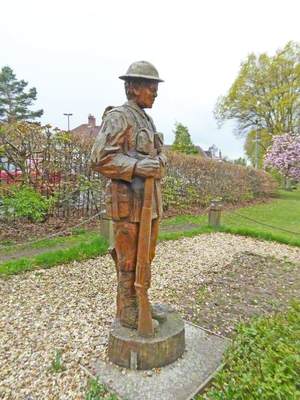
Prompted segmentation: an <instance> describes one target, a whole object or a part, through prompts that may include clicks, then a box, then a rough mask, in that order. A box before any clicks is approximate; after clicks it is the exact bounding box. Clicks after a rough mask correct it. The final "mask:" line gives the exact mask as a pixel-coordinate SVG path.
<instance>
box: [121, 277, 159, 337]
mask: <svg viewBox="0 0 300 400" xmlns="http://www.w3.org/2000/svg"><path fill="white" fill-rule="evenodd" d="M134 281H135V273H134V272H123V271H120V272H119V285H118V291H119V295H120V304H121V307H120V323H121V325H122V326H124V327H126V328H131V329H137V327H138V303H137V297H136V292H135V287H134ZM152 324H153V329H154V330H155V329H157V328H158V326H159V323H158V322H157V321H156V320H155V319H153V320H152Z"/></svg>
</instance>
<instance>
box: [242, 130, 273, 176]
mask: <svg viewBox="0 0 300 400" xmlns="http://www.w3.org/2000/svg"><path fill="white" fill-rule="evenodd" d="M256 135H257V139H258V141H257V144H256ZM271 142H272V136H271V135H270V134H269V133H268V132H267V131H266V130H265V129H262V130H261V131H259V132H257V131H254V130H252V131H250V132H249V133H248V134H247V137H246V141H245V143H244V150H245V153H246V155H247V158H248V159H249V160H250V162H251V164H252V166H253V167H255V166H256V163H257V167H258V168H262V167H263V163H264V156H265V153H266V150H267V148H268V147H269V146H270V144H271ZM256 157H257V160H256Z"/></svg>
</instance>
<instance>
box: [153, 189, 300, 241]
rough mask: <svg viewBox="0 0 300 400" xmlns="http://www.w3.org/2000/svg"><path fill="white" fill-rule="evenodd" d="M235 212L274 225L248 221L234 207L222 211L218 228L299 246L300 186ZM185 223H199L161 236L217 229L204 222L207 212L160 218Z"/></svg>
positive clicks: (171, 222)
mask: <svg viewBox="0 0 300 400" xmlns="http://www.w3.org/2000/svg"><path fill="white" fill-rule="evenodd" d="M236 212H237V213H238V214H240V215H243V216H246V217H248V218H251V219H254V220H256V221H259V222H262V223H263V224H268V225H272V226H274V228H271V227H267V226H264V225H261V224H259V223H256V222H252V221H249V220H247V219H245V218H243V217H242V216H239V215H237V214H236V213H235V211H224V212H223V213H222V218H221V224H222V226H221V227H220V228H219V229H217V230H218V231H221V232H228V233H233V234H239V235H244V236H251V237H257V238H260V239H264V240H274V241H278V242H280V243H286V244H289V245H293V246H300V218H299V216H300V190H299V189H298V190H297V191H293V192H286V191H280V193H279V196H278V198H276V199H274V200H273V201H271V202H268V203H265V204H259V205H255V206H250V207H243V208H240V209H238V210H237V211H236ZM188 223H193V224H199V225H200V226H199V229H198V228H195V229H193V230H190V231H187V232H186V231H181V232H173V233H171V234H169V233H164V232H163V233H162V234H161V238H162V239H163V240H165V239H168V238H171V239H173V240H174V239H178V238H180V237H183V236H193V235H194V234H199V233H206V232H209V231H210V230H211V231H215V230H216V229H212V228H209V227H208V226H207V223H208V217H207V215H199V216H194V215H180V216H177V217H174V218H169V219H168V220H165V221H163V226H166V227H167V226H171V225H172V227H173V229H174V226H176V225H178V226H180V225H184V224H188ZM277 227H279V228H283V229H286V230H289V231H292V232H298V233H299V234H295V233H288V232H283V231H281V230H279V229H276V228H277Z"/></svg>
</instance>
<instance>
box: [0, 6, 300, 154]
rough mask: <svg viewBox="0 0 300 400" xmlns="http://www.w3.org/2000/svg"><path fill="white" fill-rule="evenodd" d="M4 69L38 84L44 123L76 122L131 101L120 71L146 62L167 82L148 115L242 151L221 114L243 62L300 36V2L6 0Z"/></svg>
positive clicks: (168, 128) (228, 150)
mask: <svg viewBox="0 0 300 400" xmlns="http://www.w3.org/2000/svg"><path fill="white" fill-rule="evenodd" d="M0 13H1V19H0V20H1V23H0V38H1V44H0V67H3V66H4V65H9V66H10V67H11V68H12V69H13V70H14V72H15V73H16V75H17V78H18V79H24V80H26V81H28V82H29V84H28V87H32V86H35V87H36V89H37V91H38V101H37V102H36V103H35V107H34V108H35V109H37V108H43V109H44V116H43V117H42V122H43V123H50V124H52V125H54V126H58V127H60V128H62V129H66V128H67V120H66V117H64V116H63V113H65V112H72V113H73V114H74V115H73V117H71V120H70V122H71V128H74V127H75V126H78V125H79V124H81V123H84V122H86V121H87V116H88V114H89V113H92V114H94V115H95V116H96V118H97V122H100V116H101V114H102V112H103V110H104V108H105V107H106V106H107V105H115V106H116V105H120V104H122V103H123V102H124V101H125V95H124V90H123V83H122V81H121V80H119V79H118V78H117V77H118V76H119V75H121V74H123V73H125V72H126V70H127V68H128V66H129V64H131V62H133V61H137V60H147V61H150V62H152V63H153V64H154V65H155V66H156V67H157V69H158V70H159V73H160V76H161V77H162V78H163V79H164V80H165V83H162V84H161V85H160V87H159V96H158V98H157V99H156V102H155V104H154V107H153V109H152V110H150V111H149V113H150V114H151V115H152V116H153V117H154V121H155V123H156V126H157V128H158V130H160V131H161V132H163V133H164V135H165V142H166V143H167V144H170V143H172V142H173V140H174V133H173V129H174V123H175V121H178V122H181V123H183V124H184V125H187V126H188V128H189V131H190V134H191V136H192V140H193V142H194V143H196V144H200V145H201V146H202V147H203V148H204V149H207V148H208V147H209V146H210V145H212V144H213V143H214V144H216V145H217V147H218V148H220V149H221V150H222V153H223V155H227V156H229V157H230V158H237V157H239V156H242V155H243V141H242V140H241V139H236V138H235V136H234V134H233V127H234V125H233V124H226V125H225V126H224V127H223V128H221V129H218V128H217V125H216V122H215V120H214V117H213V114H212V110H213V108H214V105H215V103H216V100H217V98H218V96H220V95H223V94H226V92H227V90H228V89H229V87H230V86H231V84H232V82H233V80H234V79H235V78H236V76H237V73H238V71H239V66H240V63H241V61H242V60H244V59H245V57H246V56H247V55H248V54H249V53H251V52H255V53H261V52H267V53H268V54H270V55H271V54H273V53H274V52H275V50H276V49H278V48H280V47H283V46H284V45H285V44H286V43H287V42H288V41H289V40H294V41H299V40H300V23H299V18H300V17H299V16H300V1H298V0H284V1H283V0H282V1H278V0H273V1H271V0H252V1H248V0H223V1H222V0H210V1H201V0H198V1H197V0H186V1H183V0H181V1H177V0H173V1H163V0H160V1H157V0H148V1H143V0H139V1H137V0H112V1H110V2H109V1H101V0H98V1H96V0H85V1H76V0H73V1H67V0H60V1H59V0H51V1H50V0H43V1H41V0H26V1H22V0H19V1H17V0H10V1H5V0H2V1H1V3H0Z"/></svg>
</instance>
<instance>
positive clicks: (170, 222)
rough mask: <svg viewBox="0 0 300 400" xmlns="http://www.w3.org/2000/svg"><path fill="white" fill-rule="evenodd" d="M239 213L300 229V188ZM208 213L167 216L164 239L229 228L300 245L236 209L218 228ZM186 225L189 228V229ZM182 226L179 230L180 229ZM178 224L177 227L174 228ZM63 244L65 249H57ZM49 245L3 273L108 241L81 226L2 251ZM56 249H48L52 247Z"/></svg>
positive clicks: (85, 253) (86, 252) (75, 256)
mask: <svg viewBox="0 0 300 400" xmlns="http://www.w3.org/2000/svg"><path fill="white" fill-rule="evenodd" d="M236 212H237V213H238V214H241V215H244V216H246V217H249V218H252V219H255V220H257V221H260V222H262V223H265V224H268V225H273V226H274V227H280V228H284V229H286V230H290V231H295V232H299V233H300V218H299V216H300V190H299V189H298V190H297V191H293V192H286V191H281V192H280V194H279V196H278V198H276V199H274V200H273V201H272V202H268V203H265V204H259V205H255V206H250V207H244V208H240V209H238V211H236ZM207 222H208V217H207V215H199V216H195V215H180V216H177V217H174V218H169V219H166V220H163V222H162V226H164V227H171V226H172V232H164V231H162V232H161V233H160V235H159V239H160V240H176V239H180V238H182V237H193V236H196V235H199V234H203V233H211V232H216V231H220V232H227V233H232V234H239V235H244V236H251V237H256V238H259V239H264V240H272V241H277V242H280V243H285V244H288V245H293V246H299V247H300V235H297V234H293V233H288V232H282V231H280V230H277V229H276V228H270V227H266V226H264V225H261V224H259V223H255V222H252V221H249V220H247V219H245V218H243V217H242V216H238V215H237V214H236V213H235V211H226V212H223V214H222V219H221V223H222V225H221V227H220V228H218V229H215V228H212V227H210V226H208V225H207ZM188 224H196V225H199V227H194V226H193V228H192V229H188ZM185 225H187V228H186V229H185V227H184V226H185ZM176 227H178V230H176ZM174 228H175V231H174ZM56 246H61V247H62V248H61V249H55V247H56ZM30 248H31V249H43V248H44V249H45V251H44V252H43V253H42V254H39V255H36V256H32V257H22V258H19V259H16V260H10V261H6V262H3V263H2V264H0V276H1V275H13V274H16V273H19V272H23V271H29V270H32V269H35V268H50V267H52V266H55V265H58V264H66V263H69V262H71V261H74V260H77V261H80V260H85V259H88V258H93V257H97V256H98V255H100V254H104V253H105V252H106V251H107V249H108V244H107V243H106V242H105V240H104V239H103V238H100V237H99V234H98V232H86V231H85V230H84V229H80V230H77V231H75V232H73V233H72V235H71V236H67V237H55V238H52V239H47V240H45V239H44V240H41V241H39V242H36V243H31V244H29V245H27V246H26V245H24V246H2V247H0V257H1V254H13V253H15V252H17V251H22V250H26V249H30ZM51 248H52V251H48V249H51Z"/></svg>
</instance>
